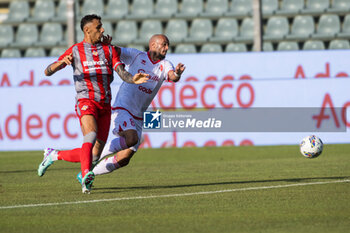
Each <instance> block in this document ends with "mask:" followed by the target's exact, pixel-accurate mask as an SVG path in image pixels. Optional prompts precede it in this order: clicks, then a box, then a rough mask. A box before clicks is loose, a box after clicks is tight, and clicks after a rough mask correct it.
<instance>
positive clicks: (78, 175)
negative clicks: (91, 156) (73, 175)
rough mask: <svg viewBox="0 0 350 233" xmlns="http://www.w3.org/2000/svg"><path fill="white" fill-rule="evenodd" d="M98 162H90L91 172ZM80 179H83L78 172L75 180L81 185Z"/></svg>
mask: <svg viewBox="0 0 350 233" xmlns="http://www.w3.org/2000/svg"><path fill="white" fill-rule="evenodd" d="M98 162H99V161H98V160H97V161H92V168H91V170H92V169H94V167H95V166H96V165H97V164H98ZM82 179H83V176H82V174H81V172H79V173H78V174H77V180H78V182H79V184H82V183H81V181H82Z"/></svg>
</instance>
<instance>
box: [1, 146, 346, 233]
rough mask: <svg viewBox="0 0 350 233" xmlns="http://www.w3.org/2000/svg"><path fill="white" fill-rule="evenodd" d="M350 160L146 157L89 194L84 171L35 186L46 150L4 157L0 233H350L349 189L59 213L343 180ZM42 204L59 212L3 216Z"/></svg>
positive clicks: (246, 154) (233, 150)
mask: <svg viewBox="0 0 350 233" xmlns="http://www.w3.org/2000/svg"><path fill="white" fill-rule="evenodd" d="M349 151H350V145H326V146H325V148H324V152H323V154H322V155H321V156H320V157H319V158H316V159H306V158H303V157H302V156H301V154H300V153H299V148H298V147H297V146H271V147H222V148H185V149H144V150H140V151H139V152H138V153H137V154H136V155H135V156H134V158H133V159H132V161H131V163H130V165H129V166H128V167H126V168H123V169H120V170H118V171H115V172H113V173H112V174H108V175H104V176H97V177H96V179H95V183H94V189H93V192H92V193H91V194H90V195H83V194H81V187H80V186H79V184H78V183H77V181H76V180H75V175H76V174H77V172H79V167H80V166H79V164H72V163H68V162H64V161H58V162H55V163H54V164H53V165H52V166H51V167H50V168H49V169H48V170H47V173H46V174H45V176H43V177H38V176H37V171H36V169H37V166H38V164H39V163H40V162H41V160H42V152H41V151H40V152H1V153H0V161H1V162H0V173H1V174H0V197H1V198H0V232H82V231H85V232H91V233H92V232H152V233H153V232H318V233H321V232H327V233H328V232H342V233H343V232H349V229H350V214H349V213H350V204H349V203H350V197H349V193H350V184H349V183H330V184H322V185H309V186H294V187H284V188H276V189H256V190H242V191H236V192H225V193H212V194H207V195H191V196H177V197H158V198H150V199H130V200H114V201H105V202H92V203H78V204H66V205H62V204H61V203H63V202H79V201H88V200H101V199H111V198H126V197H131V198H132V197H138V196H141V197H149V196H151V195H154V196H159V195H167V194H184V193H196V192H210V191H217V190H227V189H243V188H250V187H262V186H276V185H288V184H300V183H308V182H325V181H331V182H332V181H336V180H344V179H349V177H350V172H349V171H350V158H349V154H348V152H349ZM41 203H59V204H58V205H52V206H33V207H27V208H25V207H20V208H13V209H1V207H4V206H15V205H26V204H41Z"/></svg>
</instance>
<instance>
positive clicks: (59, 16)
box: [52, 0, 80, 22]
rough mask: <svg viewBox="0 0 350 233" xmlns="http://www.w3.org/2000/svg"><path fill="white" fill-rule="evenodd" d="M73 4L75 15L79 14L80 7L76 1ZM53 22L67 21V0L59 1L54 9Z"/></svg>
mask: <svg viewBox="0 0 350 233" xmlns="http://www.w3.org/2000/svg"><path fill="white" fill-rule="evenodd" d="M74 3H75V14H76V15H79V14H80V10H79V9H80V7H79V3H78V1H74ZM52 21H55V22H66V21H67V0H60V1H59V2H58V7H57V9H56V16H55V17H54V18H53V19H52Z"/></svg>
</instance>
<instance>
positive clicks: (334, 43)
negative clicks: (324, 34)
mask: <svg viewBox="0 0 350 233" xmlns="http://www.w3.org/2000/svg"><path fill="white" fill-rule="evenodd" d="M328 49H350V43H349V40H345V39H336V40H331V42H330V43H329V47H328Z"/></svg>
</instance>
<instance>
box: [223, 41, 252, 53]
mask: <svg viewBox="0 0 350 233" xmlns="http://www.w3.org/2000/svg"><path fill="white" fill-rule="evenodd" d="M247 51H248V49H247V45H246V44H243V43H229V44H227V45H226V49H225V52H226V53H231V52H233V53H237V52H238V53H240V52H247Z"/></svg>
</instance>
